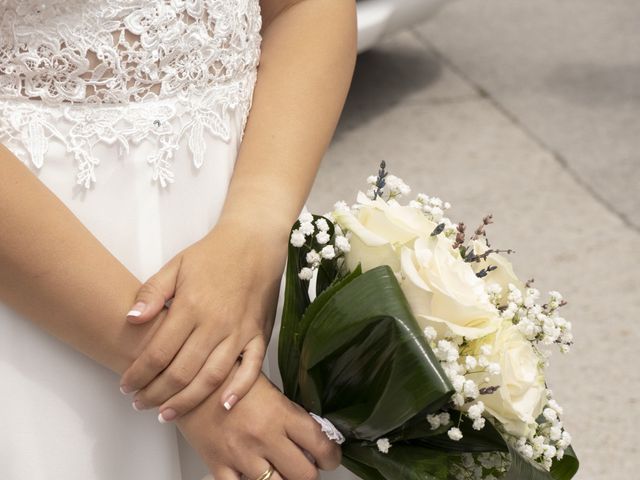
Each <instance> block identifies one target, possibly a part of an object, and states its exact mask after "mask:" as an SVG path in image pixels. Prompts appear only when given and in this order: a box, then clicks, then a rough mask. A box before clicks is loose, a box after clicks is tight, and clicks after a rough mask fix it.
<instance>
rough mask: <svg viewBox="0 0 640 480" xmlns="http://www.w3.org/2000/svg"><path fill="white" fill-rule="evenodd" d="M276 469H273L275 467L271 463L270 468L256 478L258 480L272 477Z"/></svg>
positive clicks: (267, 479) (266, 479)
mask: <svg viewBox="0 0 640 480" xmlns="http://www.w3.org/2000/svg"><path fill="white" fill-rule="evenodd" d="M274 471H275V470H274V469H273V467H272V466H271V465H269V468H267V469H266V470H265V472H264V473H263V474H262V475H260V476H259V477H258V478H256V480H269V479H270V478H271V476H272V475H273V472H274Z"/></svg>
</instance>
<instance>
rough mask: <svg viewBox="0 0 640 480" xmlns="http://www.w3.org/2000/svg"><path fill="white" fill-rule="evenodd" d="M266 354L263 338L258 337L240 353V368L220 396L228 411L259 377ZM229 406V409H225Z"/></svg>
mask: <svg viewBox="0 0 640 480" xmlns="http://www.w3.org/2000/svg"><path fill="white" fill-rule="evenodd" d="M265 352H266V345H265V339H264V336H262V335H258V336H256V337H255V338H253V340H251V341H250V342H249V343H247V346H246V347H245V349H244V350H243V352H242V360H241V362H240V368H238V370H237V371H236V373H235V374H234V375H233V378H232V380H231V383H230V384H229V387H228V388H227V389H226V390H225V391H224V393H223V394H222V397H220V398H221V401H222V405H223V406H224V407H225V408H226V409H227V410H230V408H231V407H233V405H234V404H235V403H237V402H238V401H240V400H241V399H242V398H243V397H244V396H245V395H246V394H247V393H249V390H251V387H253V384H254V383H256V380H257V379H258V377H259V376H260V372H261V371H262V363H263V362H264V355H265ZM227 406H229V408H227Z"/></svg>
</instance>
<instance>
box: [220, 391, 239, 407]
mask: <svg viewBox="0 0 640 480" xmlns="http://www.w3.org/2000/svg"><path fill="white" fill-rule="evenodd" d="M237 401H238V396H237V395H235V394H231V395H229V396H228V397H227V399H226V400H225V402H224V404H223V405H224V408H225V410H231V409H232V408H233V406H234V405H235V404H236V402H237Z"/></svg>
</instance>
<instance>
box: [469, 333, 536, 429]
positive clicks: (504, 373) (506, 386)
mask: <svg viewBox="0 0 640 480" xmlns="http://www.w3.org/2000/svg"><path fill="white" fill-rule="evenodd" d="M476 343H477V345H471V348H472V349H475V351H476V353H480V346H481V345H486V344H487V343H488V344H489V345H491V354H490V355H487V358H488V360H489V361H490V362H492V363H494V362H495V363H497V364H499V365H500V373H498V374H494V375H490V377H489V378H490V379H489V383H486V382H484V378H485V377H486V375H487V373H476V374H469V375H468V377H469V378H471V379H473V380H475V381H476V382H478V383H479V384H481V387H488V386H499V387H500V388H498V390H497V391H496V392H494V393H492V394H491V395H482V401H483V403H484V406H485V409H486V411H487V412H489V413H490V414H491V415H493V416H494V417H495V418H496V419H497V420H498V421H499V422H500V423H501V424H502V425H503V426H504V428H505V430H506V431H507V432H509V433H510V434H512V435H515V436H518V437H522V436H527V435H528V434H529V431H530V428H531V426H532V425H534V424H535V421H536V418H538V416H539V415H540V414H541V413H542V409H543V407H544V405H545V403H546V387H545V380H544V375H543V373H542V369H541V366H540V357H539V356H538V354H537V353H536V352H535V350H534V349H533V346H532V345H531V342H529V341H528V340H527V339H526V338H525V337H524V336H523V335H522V333H520V331H519V330H518V328H517V327H516V326H515V325H513V324H511V323H510V322H504V323H503V324H502V325H501V327H500V329H499V330H498V331H497V332H496V333H495V334H493V335H491V336H490V337H488V338H487V339H482V340H478V341H477V342H476Z"/></svg>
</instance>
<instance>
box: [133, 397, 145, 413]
mask: <svg viewBox="0 0 640 480" xmlns="http://www.w3.org/2000/svg"><path fill="white" fill-rule="evenodd" d="M131 406H132V407H133V409H134V410H135V411H136V412H141V411H142V410H144V405H143V404H142V402H141V401H140V400H134V401H133V403H132V404H131Z"/></svg>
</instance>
